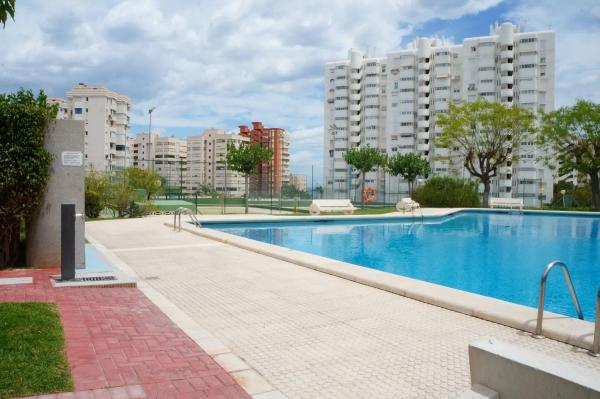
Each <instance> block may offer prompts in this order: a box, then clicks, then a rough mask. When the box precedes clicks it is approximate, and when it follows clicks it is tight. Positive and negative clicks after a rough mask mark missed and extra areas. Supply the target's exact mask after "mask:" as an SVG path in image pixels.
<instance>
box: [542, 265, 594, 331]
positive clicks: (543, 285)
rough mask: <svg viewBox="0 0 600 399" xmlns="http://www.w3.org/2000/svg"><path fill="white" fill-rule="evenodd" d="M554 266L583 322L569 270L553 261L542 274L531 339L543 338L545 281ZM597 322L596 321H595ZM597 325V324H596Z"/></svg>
mask: <svg viewBox="0 0 600 399" xmlns="http://www.w3.org/2000/svg"><path fill="white" fill-rule="evenodd" d="M555 266H560V267H561V268H562V271H563V275H564V276H565V280H566V281H567V286H568V287H569V292H570V293H571V298H572V299H573V303H574V304H575V310H576V311H577V317H579V319H580V320H583V313H582V312H581V307H580V306H579V301H578V300H577V294H576V293H575V288H573V283H572V282H571V275H570V274H569V268H568V267H567V265H565V264H564V263H563V262H561V261H559V260H555V261H553V262H550V263H548V266H546V269H545V270H544V273H543V274H542V282H541V285H540V299H539V302H538V313H537V324H536V326H535V334H533V335H532V337H533V338H544V335H543V334H542V321H543V318H544V299H545V294H546V279H547V278H548V274H550V272H551V271H552V269H553V268H554V267H555ZM596 322H597V320H596ZM596 324H597V323H596Z"/></svg>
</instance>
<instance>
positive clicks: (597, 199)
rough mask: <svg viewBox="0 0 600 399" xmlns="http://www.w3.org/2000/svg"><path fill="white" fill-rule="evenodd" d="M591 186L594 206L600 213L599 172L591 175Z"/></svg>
mask: <svg viewBox="0 0 600 399" xmlns="http://www.w3.org/2000/svg"><path fill="white" fill-rule="evenodd" d="M590 184H591V186H592V206H593V207H594V209H595V210H597V211H600V178H599V177H598V171H597V170H596V171H593V172H592V173H590Z"/></svg>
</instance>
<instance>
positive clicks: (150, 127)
mask: <svg viewBox="0 0 600 399" xmlns="http://www.w3.org/2000/svg"><path fill="white" fill-rule="evenodd" d="M155 109H156V107H152V108H150V109H149V110H148V116H149V121H148V165H147V166H148V167H147V169H150V150H151V148H152V112H154V110H155ZM152 169H154V164H152Z"/></svg>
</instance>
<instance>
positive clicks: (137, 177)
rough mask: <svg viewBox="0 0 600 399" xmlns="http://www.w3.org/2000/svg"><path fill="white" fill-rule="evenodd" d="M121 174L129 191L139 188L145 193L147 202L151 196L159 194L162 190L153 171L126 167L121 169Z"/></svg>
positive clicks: (159, 181) (158, 179)
mask: <svg viewBox="0 0 600 399" xmlns="http://www.w3.org/2000/svg"><path fill="white" fill-rule="evenodd" d="M122 173H123V177H124V178H125V179H126V180H127V184H128V185H129V187H130V188H131V189H140V188H141V189H144V190H145V191H146V199H147V200H150V198H152V196H154V195H156V194H159V193H160V192H161V190H162V181H161V178H160V175H159V174H158V173H157V172H155V171H154V170H148V169H138V168H133V167H128V168H125V169H123V172H122Z"/></svg>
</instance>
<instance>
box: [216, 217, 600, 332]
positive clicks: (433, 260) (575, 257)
mask: <svg viewBox="0 0 600 399" xmlns="http://www.w3.org/2000/svg"><path fill="white" fill-rule="evenodd" d="M204 227H208V228H213V229H217V230H221V231H223V232H227V233H230V234H235V235H238V236H242V237H246V238H250V239H254V240H258V241H262V242H266V243H269V244H275V245H279V246H282V247H286V248H291V249H296V250H300V251H304V252H309V253H312V254H316V255H321V256H325V257H328V258H332V259H337V260H340V261H344V262H349V263H353V264H356V265H360V266H365V267H369V268H373V269H377V270H382V271H385V272H389V273H394V274H398V275H402V276H406V277H411V278H415V279H419V280H424V281H428V282H431V283H436V284H441V285H444V286H447V287H452V288H457V289H460V290H464V291H469V292H474V293H477V294H482V295H486V296H490V297H494V298H498V299H502V300H505V301H510V302H514V303H518V304H522V305H527V306H532V307H536V306H537V302H538V294H539V284H540V277H541V274H542V272H543V270H544V268H545V266H546V265H547V264H548V263H549V262H550V261H552V260H555V259H560V260H562V261H563V262H565V263H566V264H567V266H568V267H569V271H570V273H571V278H572V280H573V285H574V286H575V290H576V292H577V296H578V297H579V302H580V303H581V307H582V310H583V313H584V316H585V319H586V320H593V319H594V313H595V298H596V291H597V289H598V287H600V217H593V216H578V215H577V216H575V215H573V214H565V215H556V214H539V213H535V214H533V213H525V214H523V213H506V212H497V213H496V212H478V211H462V212H459V213H456V214H453V215H450V216H446V217H441V218H425V219H424V220H423V221H420V220H419V221H416V222H413V221H412V220H399V219H380V220H351V221H350V220H346V221H344V220H329V221H314V222H307V221H302V222H295V221H293V222H275V223H274V222H265V223H239V224H224V223H223V224H204ZM546 310H550V311H553V312H556V313H560V314H565V315H569V316H573V317H576V313H575V310H574V309H573V304H572V302H571V298H570V296H569V293H568V290H567V287H566V284H565V282H564V278H563V276H562V273H561V272H560V271H559V270H554V271H553V272H552V274H551V275H550V277H549V278H548V284H547V290H546Z"/></svg>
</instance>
